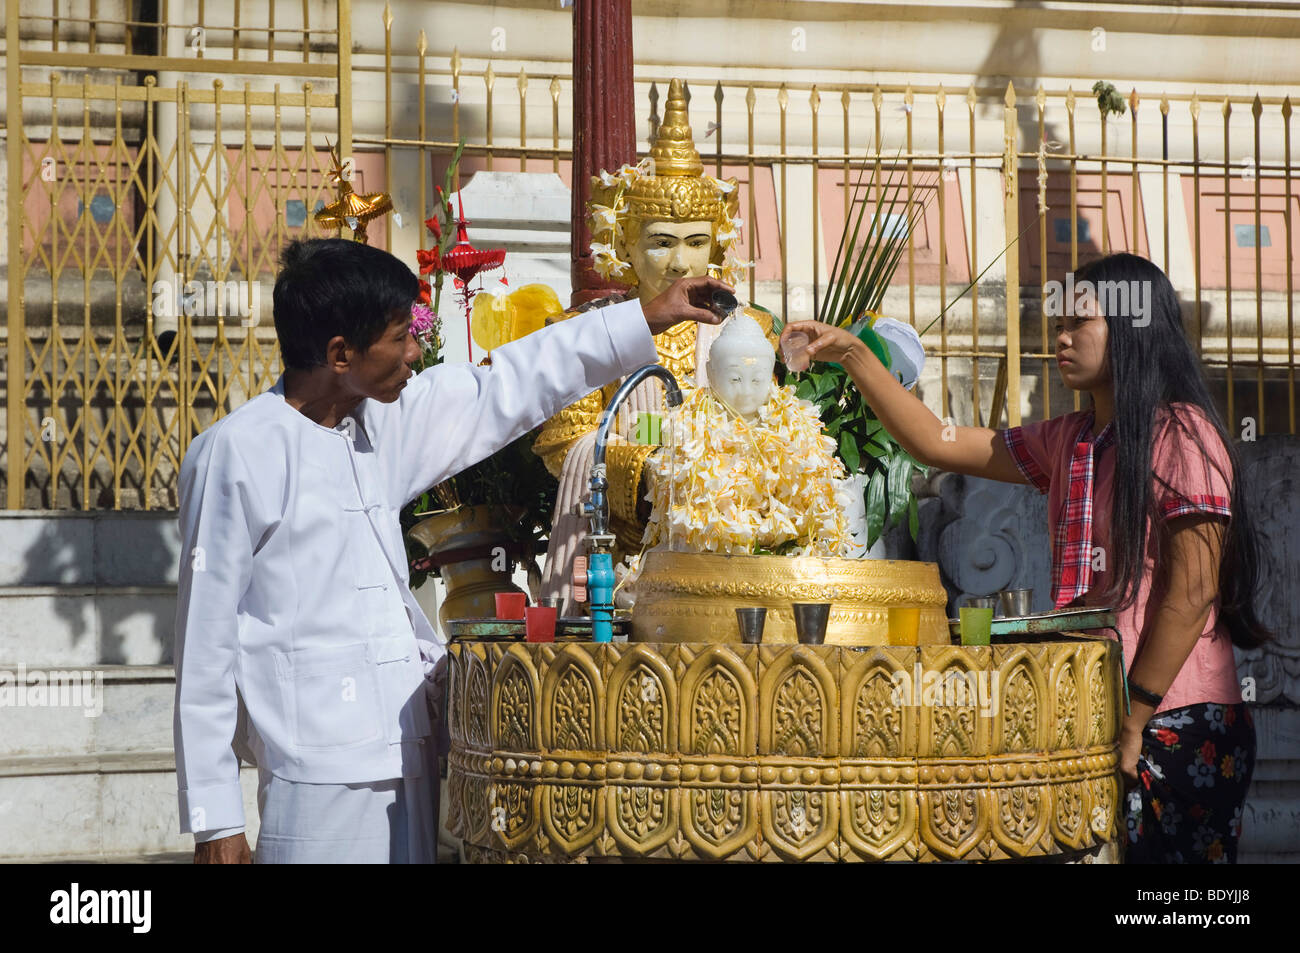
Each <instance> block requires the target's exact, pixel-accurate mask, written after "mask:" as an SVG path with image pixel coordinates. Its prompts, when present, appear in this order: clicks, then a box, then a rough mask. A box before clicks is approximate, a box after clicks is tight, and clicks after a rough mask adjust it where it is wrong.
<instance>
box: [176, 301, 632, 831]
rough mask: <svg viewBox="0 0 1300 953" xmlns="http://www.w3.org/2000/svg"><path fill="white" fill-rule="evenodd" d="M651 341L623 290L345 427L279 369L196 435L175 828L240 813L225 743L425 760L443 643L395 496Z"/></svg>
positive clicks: (182, 614)
mask: <svg viewBox="0 0 1300 953" xmlns="http://www.w3.org/2000/svg"><path fill="white" fill-rule="evenodd" d="M657 359H658V357H657V353H656V351H655V346H654V339H653V338H652V337H651V334H650V330H649V328H648V326H647V325H646V322H645V318H644V316H643V315H642V313H641V308H640V304H639V303H638V302H636V301H629V302H624V303H621V304H617V305H613V306H610V307H607V308H602V309H600V310H597V311H593V312H589V313H587V314H582V315H578V316H577V317H574V318H572V319H571V320H568V321H563V322H560V323H558V324H555V325H553V326H550V327H546V328H543V329H541V330H539V331H536V332H534V333H533V334H531V335H529V336H527V337H525V338H523V339H521V340H519V341H516V342H513V343H511V344H507V345H504V346H503V347H500V348H497V349H496V350H494V351H493V352H492V364H491V366H490V367H476V366H471V365H470V364H468V363H466V364H455V365H438V366H435V367H431V368H429V369H427V370H425V371H423V372H422V373H420V374H418V375H416V376H414V377H413V378H411V380H410V381H409V383H408V384H407V386H406V387H405V389H404V390H403V391H402V392H401V395H400V396H399V398H398V399H397V400H396V401H394V402H393V403H390V404H384V403H380V402H377V401H374V400H364V401H362V402H361V404H359V405H358V407H357V410H356V411H355V413H354V416H353V417H349V418H346V419H345V420H344V421H343V422H342V423H341V424H340V425H339V427H337V428H333V429H331V428H328V427H324V426H321V425H320V424H317V423H315V422H313V421H312V420H311V419H310V418H308V417H307V416H305V415H304V414H302V413H301V412H299V411H298V410H296V409H294V408H293V407H291V406H290V405H289V404H288V403H286V402H285V399H284V379H283V377H281V379H280V380H279V381H277V383H276V385H275V387H273V388H272V389H271V390H268V391H266V392H265V393H263V394H260V395H258V396H257V397H255V398H253V399H252V400H250V401H248V402H247V403H246V404H244V405H243V406H241V407H240V408H238V409H237V410H235V411H234V412H233V413H231V414H230V415H228V416H227V417H225V418H223V419H221V420H219V421H217V422H216V423H215V424H213V425H212V426H211V427H209V428H208V429H207V430H205V431H204V432H203V433H201V434H200V435H199V436H198V437H197V438H195V440H194V442H193V443H192V444H191V446H190V448H189V451H188V452H187V453H186V455H185V460H184V462H183V465H182V467H181V477H180V531H181V540H182V545H183V549H182V554H183V555H182V562H181V568H180V577H179V584H178V591H177V604H176V713H175V722H174V732H175V746H176V773H177V784H178V786H179V791H180V813H181V831H182V833H185V832H195V833H196V837H197V838H198V839H200V840H205V839H211V835H212V834H213V832H220V833H221V835H222V836H224V835H225V834H233V833H238V831H239V830H242V827H243V823H244V814H243V799H242V794H241V791H240V785H239V759H238V757H237V756H236V753H235V750H233V749H232V745H236V746H238V745H242V744H244V743H247V744H248V746H249V748H250V749H251V751H252V753H253V754H254V756H255V757H256V759H257V762H258V764H259V765H262V766H264V767H266V768H268V769H269V770H270V771H271V772H272V773H273V774H275V775H276V776H278V777H281V778H285V779H286V780H290V781H302V782H310V783H321V784H355V783H366V782H371V781H379V780H385V779H389V778H397V777H418V776H419V774H420V771H421V770H422V769H421V767H420V765H421V759H420V757H419V756H418V753H419V749H418V747H416V746H417V745H418V744H421V743H423V740H424V738H425V736H427V735H428V734H429V731H430V728H429V721H428V712H427V707H426V702H425V695H424V674H425V672H426V670H427V669H428V668H430V667H431V666H432V663H433V662H434V661H436V659H437V658H438V657H439V656H440V655H442V654H443V651H444V650H443V647H442V644H441V641H440V639H439V637H438V635H437V634H436V632H435V630H434V628H433V626H432V625H430V623H429V620H428V619H427V618H425V616H424V613H423V612H422V611H421V609H420V607H419V605H418V603H417V602H416V601H415V597H414V596H413V595H412V594H411V590H410V586H409V577H408V565H407V557H406V547H405V543H404V541H403V538H402V531H401V526H400V524H399V521H398V513H399V511H400V510H401V508H402V506H403V505H405V504H406V503H407V502H409V501H410V500H412V499H414V498H415V497H416V496H418V495H420V494H421V493H423V492H424V491H425V490H427V489H429V488H430V487H432V486H434V485H435V484H437V483H439V482H440V481H442V480H444V479H446V478H447V477H450V476H452V475H453V474H455V473H457V472H459V471H461V470H463V469H465V468H466V467H469V466H471V465H473V464H475V463H477V462H478V461H480V460H482V459H484V458H486V457H488V456H489V455H491V454H492V453H493V452H495V451H496V450H498V449H500V448H501V447H503V446H505V445H506V444H508V443H510V442H511V441H512V440H515V439H516V438H518V437H520V436H522V435H523V434H525V433H527V432H528V431H529V430H531V429H533V428H534V427H536V426H538V425H539V424H541V423H542V422H543V421H544V420H546V419H547V418H549V417H550V416H552V415H553V414H555V413H557V412H558V411H559V410H561V409H562V408H564V407H566V406H568V405H569V404H571V403H573V402H574V401H576V400H578V399H580V398H581V397H584V396H586V395H587V394H589V393H591V392H592V391H593V390H596V389H598V388H600V387H603V386H604V385H605V384H608V383H609V382H610V381H613V380H616V379H617V378H619V377H621V376H623V375H625V374H628V373H630V372H631V371H633V370H634V369H636V368H637V367H640V366H641V365H643V364H647V363H652V362H655V361H656V360H657ZM241 700H242V702H243V705H244V706H245V708H246V711H247V718H248V729H249V730H248V735H247V737H246V738H238V737H236V733H237V732H236V725H237V721H238V718H239V714H240V712H239V703H240V701H241Z"/></svg>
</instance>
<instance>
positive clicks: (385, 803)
mask: <svg viewBox="0 0 1300 953" xmlns="http://www.w3.org/2000/svg"><path fill="white" fill-rule="evenodd" d="M421 747H422V748H423V749H424V751H425V757H424V774H423V775H422V776H421V777H418V778H393V779H391V780H387V781H373V782H370V783H368V784H307V783H304V782H299V781H286V780H284V779H283V778H277V777H275V776H274V775H273V774H271V773H270V772H268V771H266V770H265V769H259V770H258V787H257V810H258V813H259V814H260V815H261V829H260V830H259V832H258V835H257V850H256V851H255V852H254V855H253V862H254V863H258V864H432V863H435V862H436V860H437V856H438V819H437V814H436V813H435V811H436V804H437V800H436V798H437V793H438V762H437V758H436V755H435V748H434V744H433V738H429V739H428V740H427V742H426V743H425V744H424V745H421Z"/></svg>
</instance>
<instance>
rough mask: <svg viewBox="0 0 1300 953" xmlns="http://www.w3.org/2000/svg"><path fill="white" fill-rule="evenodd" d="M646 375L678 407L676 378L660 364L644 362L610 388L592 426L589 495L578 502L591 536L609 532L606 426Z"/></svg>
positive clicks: (678, 392)
mask: <svg viewBox="0 0 1300 953" xmlns="http://www.w3.org/2000/svg"><path fill="white" fill-rule="evenodd" d="M647 377H658V378H660V379H661V380H662V381H663V382H664V387H665V389H666V390H667V392H668V393H667V401H668V406H669V407H678V406H680V405H681V403H682V390H681V388H680V387H678V386H677V378H675V377H673V374H672V371H670V370H668V368H666V367H664V366H663V365H662V364H645V365H643V366H641V367H638V368H637V369H636V370H635V371H633V372H632V373H631V374H629V375H628V376H627V379H626V380H624V381H623V383H622V385H621V386H620V387H619V389H618V390H617V391H615V392H614V397H613V399H612V400H610V402H609V406H608V407H606V408H605V415H604V416H603V417H601V419H600V426H599V427H597V428H596V450H595V454H594V455H593V457H592V463H591V480H590V482H589V483H588V486H589V487H590V489H591V498H590V499H589V500H587V501H586V502H585V503H583V504H581V511H580V515H583V516H587V517H590V519H591V536H592V537H595V538H599V537H606V536H609V497H608V496H607V495H606V490H608V489H609V480H608V479H607V477H606V471H605V447H606V445H607V444H608V443H609V428H610V427H611V426H612V425H613V423H614V420H615V419H616V415H617V414H618V409H619V407H621V406H622V405H623V404H624V403H626V402H627V399H628V397H629V395H631V393H632V391H634V390H636V388H637V386H638V385H640V383H641V382H642V381H643V380H645V379H646V378H647Z"/></svg>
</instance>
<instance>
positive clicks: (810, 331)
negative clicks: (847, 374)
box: [781, 321, 868, 364]
mask: <svg viewBox="0 0 1300 953" xmlns="http://www.w3.org/2000/svg"><path fill="white" fill-rule="evenodd" d="M796 331H798V332H802V333H803V334H805V335H807V336H808V357H809V359H810V360H814V361H835V362H836V363H837V364H843V363H844V360H845V358H847V357H848V356H849V355H850V354H856V355H861V354H862V353H863V352H864V351H868V348H867V346H866V345H865V344H863V343H862V342H861V341H860V340H858V338H856V337H855V336H853V335H852V334H850V333H849V332H848V331H847V330H845V329H844V328H837V327H835V326H834V325H833V324H822V323H821V322H819V321H792V322H791V323H789V324H787V325H786V326H785V328H784V330H782V331H781V349H782V351H783V352H784V350H785V347H786V340H787V338H788V337H789V335H791V334H793V333H795V332H796Z"/></svg>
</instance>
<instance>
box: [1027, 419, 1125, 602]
mask: <svg viewBox="0 0 1300 953" xmlns="http://www.w3.org/2000/svg"><path fill="white" fill-rule="evenodd" d="M1092 425H1093V415H1092V414H1089V415H1088V416H1087V417H1085V418H1084V420H1083V423H1082V425H1081V426H1080V427H1079V430H1078V433H1077V434H1076V435H1075V438H1074V441H1073V447H1074V450H1073V451H1072V452H1071V454H1070V488H1069V492H1068V493H1067V494H1066V504H1065V514H1064V516H1063V518H1062V519H1061V521H1060V522H1059V523H1057V525H1056V538H1055V540H1053V544H1052V605H1053V606H1054V607H1055V608H1057V609H1059V608H1061V607H1062V606H1066V605H1069V604H1070V603H1071V602H1074V600H1076V599H1078V598H1079V597H1080V596H1082V595H1083V594H1084V593H1085V592H1087V591H1088V587H1089V586H1091V585H1092V484H1093V475H1094V473H1095V471H1096V455H1097V454H1098V453H1100V452H1101V451H1102V450H1104V449H1105V448H1106V447H1108V446H1110V445H1111V444H1112V443H1114V442H1115V426H1114V423H1108V424H1106V426H1105V427H1103V428H1102V431H1101V433H1100V434H1098V435H1097V436H1096V437H1094V438H1092V439H1089V438H1088V437H1087V436H1086V434H1088V433H1089V432H1090V431H1091V430H1092ZM1004 434H1005V437H1006V445H1007V449H1008V450H1010V451H1011V456H1012V458H1013V459H1014V460H1015V461H1016V465H1017V466H1019V467H1020V470H1021V472H1022V473H1024V474H1025V476H1026V477H1027V478H1028V479H1029V482H1030V483H1032V484H1033V485H1034V486H1036V487H1037V488H1038V489H1039V490H1041V491H1042V492H1044V493H1046V492H1047V487H1048V484H1049V483H1050V482H1051V481H1050V480H1049V479H1048V476H1047V474H1045V473H1044V472H1043V471H1042V470H1041V469H1040V468H1039V466H1038V464H1037V463H1035V462H1034V458H1033V457H1032V456H1031V455H1030V453H1029V451H1028V450H1026V449H1025V444H1024V438H1023V437H1022V436H1021V433H1020V429H1019V428H1018V427H1012V428H1011V429H1010V430H1007V431H1004Z"/></svg>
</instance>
